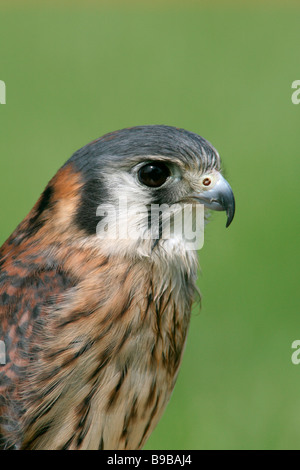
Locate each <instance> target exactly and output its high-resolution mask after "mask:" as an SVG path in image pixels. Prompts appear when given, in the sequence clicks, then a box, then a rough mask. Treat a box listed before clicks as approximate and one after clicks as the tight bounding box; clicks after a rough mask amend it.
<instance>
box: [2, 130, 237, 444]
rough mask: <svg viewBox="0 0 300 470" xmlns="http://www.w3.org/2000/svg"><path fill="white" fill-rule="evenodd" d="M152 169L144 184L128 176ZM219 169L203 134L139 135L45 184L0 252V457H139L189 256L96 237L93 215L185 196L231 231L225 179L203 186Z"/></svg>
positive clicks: (101, 146)
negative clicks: (0, 360) (105, 206)
mask: <svg viewBox="0 0 300 470" xmlns="http://www.w3.org/2000/svg"><path fill="white" fill-rule="evenodd" d="M149 161H150V162H152V163H153V162H154V163H153V165H154V173H153V167H151V168H152V169H151V168H150V170H149V167H147V168H146V169H147V171H152V173H151V175H150V176H151V178H152V179H151V185H152V186H150V185H148V182H147V181H148V180H146V183H147V184H143V179H142V178H140V176H139V178H140V181H138V182H137V180H136V173H135V174H134V175H135V176H132V175H133V173H132V171H133V170H132V169H133V168H135V167H136V166H138V168H140V167H141V163H143V164H144V162H146V163H145V164H148V165H149ZM155 162H156V163H155ZM157 162H160V163H159V164H157ZM156 164H157V166H156V167H155V165H156ZM163 165H166V166H167V167H168V168H169V166H170V167H172V168H173V167H174V166H176V168H179V169H180V171H181V174H182V177H181V179H180V181H181V182H180V183H178V181H177V180H178V178H177V173H176V178H177V179H176V185H181V186H174V185H175V178H174V181H172V178H173V173H172V171H173V170H170V172H169V173H166V171H167V170H166V168H165V167H164V166H163ZM218 170H219V157H218V154H217V152H216V151H215V150H214V149H213V147H212V146H211V145H210V144H209V143H207V142H206V141H205V140H204V139H202V138H201V137H199V136H197V135H195V134H192V133H189V132H187V131H183V130H180V129H174V128H170V127H166V126H142V127H139V128H132V129H125V130H123V131H119V132H116V133H112V134H110V135H108V136H104V137H103V138H102V139H98V140H97V141H95V142H92V143H91V144H89V145H87V146H85V147H84V148H83V149H81V150H80V151H78V152H76V154H74V156H73V157H72V158H71V159H70V160H69V161H68V162H67V163H66V164H65V165H64V166H63V167H62V168H61V169H60V170H59V171H58V172H57V174H56V175H55V177H54V178H53V179H52V180H51V181H50V182H49V184H48V186H47V188H46V189H45V191H44V192H43V194H42V195H41V197H40V199H39V201H38V202H37V204H36V205H35V206H34V208H33V209H32V211H31V212H30V214H29V215H28V216H27V217H26V218H25V219H24V221H23V222H22V223H21V224H20V225H19V227H18V228H17V229H16V230H15V232H14V233H13V234H12V235H11V237H10V238H9V239H8V240H7V241H6V243H5V244H4V245H3V246H2V248H1V250H0V321H1V326H0V339H1V340H2V341H3V342H4V344H5V348H6V364H4V365H0V416H1V421H0V436H1V443H0V444H1V446H2V448H4V449H140V448H141V447H143V445H144V443H145V442H146V440H147V438H148V437H149V435H150V433H151V431H152V430H153V428H154V427H155V425H156V424H157V422H158V420H159V418H160V416H161V414H162V412H163V410H164V408H165V406H166V404H167V402H168V400H169V398H170V394H171V392H172V390H173V387H174V384H175V381H176V377H177V374H178V369H179V365H180V361H181V358H182V351H183V348H184V344H185V340H186V335H187V330H188V325H189V319H190V312H191V306H192V302H193V298H194V293H195V289H196V284H195V283H196V271H197V256H196V252H194V251H190V250H186V249H185V247H184V244H181V243H180V244H179V246H176V245H175V246H174V244H172V246H171V245H169V244H168V242H167V241H163V240H160V239H159V240H158V241H156V242H155V243H152V242H148V241H145V240H141V239H138V240H134V241H131V240H117V241H116V240H113V241H111V240H109V239H107V240H99V237H97V236H96V227H97V224H98V223H99V221H101V217H99V216H97V214H96V208H97V207H98V205H99V204H101V203H103V201H104V202H105V201H110V202H112V203H114V202H115V197H116V195H117V194H123V195H124V191H127V195H128V198H129V199H130V198H131V199H132V200H133V199H134V198H142V197H144V198H145V201H147V204H149V203H150V202H151V201H154V200H155V201H156V202H157V201H158V202H159V203H161V202H167V203H168V204H170V203H171V202H172V200H174V201H173V202H175V200H176V199H178V196H180V198H181V199H182V200H183V199H186V197H187V196H189V195H190V194H191V193H192V190H193V191H197V194H199V201H201V202H203V203H205V204H207V205H208V207H211V208H213V209H214V208H215V209H219V210H220V209H226V210H227V213H228V217H229V219H230V221H231V219H232V217H233V212H234V205H233V204H234V203H233V196H232V193H231V194H230V191H229V189H228V188H229V185H228V183H227V185H228V187H227V186H226V187H222V188H221V189H220V188H218V190H217V193H216V194H215V197H214V198H212V195H211V194H209V191H207V192H206V193H205V190H206V189H205V188H204V189H203V188H202V187H200V186H199V181H200V180H201V178H202V177H203V176H204V175H211V174H214V172H218ZM162 171H163V172H165V173H166V176H167V178H166V180H165V181H164V182H163V184H159V186H157V187H155V186H153V181H154V183H155V178H157V175H158V173H159V172H160V173H159V178H160V179H161V178H163V177H164V174H163V173H162ZM168 171H169V170H168ZM140 174H141V173H138V175H140ZM191 174H192V175H193V177H192V176H191ZM185 175H188V176H185ZM195 175H196V176H195ZM147 177H148V176H147ZM145 178H146V177H145V176H144V180H145ZM156 181H158V180H157V179H156ZM195 181H196V182H195ZM197 181H198V183H197ZM222 181H223V180H222ZM224 181H225V180H224ZM160 182H161V181H160ZM205 184H206V183H205ZM171 185H173V186H172V187H171ZM197 185H198V186H197ZM212 186H213V184H212ZM202 189H203V191H204V193H203V194H204V196H203V194H202V193H201V191H202ZM213 190H214V188H212V189H211V191H213ZM201 194H202V196H201ZM208 194H209V197H207V195H208ZM217 204H219V206H218V207H217ZM230 204H231V205H230Z"/></svg>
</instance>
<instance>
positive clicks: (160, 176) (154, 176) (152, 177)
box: [138, 162, 171, 188]
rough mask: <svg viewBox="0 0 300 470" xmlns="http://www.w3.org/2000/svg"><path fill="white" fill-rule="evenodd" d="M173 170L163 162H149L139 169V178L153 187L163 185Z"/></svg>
mask: <svg viewBox="0 0 300 470" xmlns="http://www.w3.org/2000/svg"><path fill="white" fill-rule="evenodd" d="M170 174H171V172H170V170H169V168H168V167H167V165H165V164H164V163H162V162H153V163H147V165H145V166H143V167H142V168H140V169H139V172H138V178H139V180H140V182H141V183H143V184H145V185H146V186H150V187H151V188H158V187H159V186H162V185H163V184H164V183H165V182H166V180H167V178H168V177H169V176H170Z"/></svg>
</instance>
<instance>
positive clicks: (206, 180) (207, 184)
mask: <svg viewBox="0 0 300 470" xmlns="http://www.w3.org/2000/svg"><path fill="white" fill-rule="evenodd" d="M202 184H203V186H210V184H211V179H210V178H204V180H203V181H202Z"/></svg>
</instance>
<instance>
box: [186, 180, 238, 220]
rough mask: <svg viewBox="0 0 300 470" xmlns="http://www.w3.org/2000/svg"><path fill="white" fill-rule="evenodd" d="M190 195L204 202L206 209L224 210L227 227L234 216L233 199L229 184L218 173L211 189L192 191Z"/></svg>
mask: <svg viewBox="0 0 300 470" xmlns="http://www.w3.org/2000/svg"><path fill="white" fill-rule="evenodd" d="M192 197H193V198H194V199H197V201H199V202H201V203H202V204H204V205H205V207H207V208H208V209H212V210H214V211H226V214H227V222H226V227H229V225H230V224H231V222H232V220H233V217H234V212H235V201H234V195H233V192H232V189H231V187H230V184H229V183H228V182H227V181H226V179H225V178H223V176H222V175H221V174H220V173H219V174H218V177H217V181H216V182H215V184H214V185H213V187H212V188H211V189H207V190H206V191H203V192H200V193H194V194H192Z"/></svg>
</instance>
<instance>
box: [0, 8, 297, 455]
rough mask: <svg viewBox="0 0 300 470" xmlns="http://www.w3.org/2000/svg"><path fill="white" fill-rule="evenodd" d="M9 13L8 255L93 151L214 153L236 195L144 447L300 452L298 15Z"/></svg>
mask: <svg viewBox="0 0 300 470" xmlns="http://www.w3.org/2000/svg"><path fill="white" fill-rule="evenodd" d="M39 3H40V5H38V4H36V5H34V4H32V5H31V4H30V2H28V3H27V4H26V5H25V2H24V3H23V4H22V3H21V2H19V4H18V3H15V4H14V6H12V5H10V6H9V4H8V3H7V4H6V3H1V6H0V15H1V27H0V79H1V80H4V81H5V82H6V86H7V104H6V105H0V126H1V128H0V129H1V132H0V136H1V138H0V164H1V171H0V205H1V208H0V209H1V210H0V217H1V224H0V242H1V243H2V242H4V240H5V239H6V238H7V237H8V236H9V235H10V233H11V231H12V230H13V229H14V228H15V226H16V225H17V224H18V223H19V222H20V221H21V220H22V218H23V217H24V216H25V215H26V214H27V213H28V211H29V210H30V209H31V207H32V206H33V204H34V203H35V201H36V200H37V198H38V196H39V194H40V193H41V192H42V190H43V188H44V186H45V185H46V183H47V182H48V180H49V179H50V178H51V177H52V176H53V174H54V173H55V172H56V170H57V169H58V168H59V167H60V166H61V165H62V164H63V163H64V161H65V160H66V159H67V158H68V157H69V156H70V155H71V154H72V153H73V152H74V151H75V150H77V149H78V148H80V147H81V146H83V145H84V144H86V143H87V142H89V141H91V140H93V139H95V138H97V137H99V136H101V135H102V134H104V133H106V132H108V131H112V130H115V129H119V128H123V127H128V126H134V125H140V124H168V125H174V126H177V127H184V128H186V129H189V130H191V131H194V132H197V133H199V134H200V135H202V136H203V137H205V138H206V139H208V140H210V141H211V142H212V143H213V144H214V146H215V147H216V148H217V149H218V151H219V153H220V155H221V158H222V160H223V163H224V169H225V175H226V177H227V179H228V180H229V181H230V183H231V185H232V188H233V189H234V193H235V196H236V202H237V210H236V217H235V220H234V222H233V224H232V225H231V226H230V228H228V229H225V215H224V214H214V215H213V217H212V219H211V222H210V224H209V225H208V227H207V230H206V235H205V243H204V247H203V249H202V250H201V251H200V253H199V256H200V264H201V271H202V272H201V274H200V275H199V286H200V289H201V292H202V295H203V304H202V309H201V312H200V313H199V309H197V308H195V309H194V312H193V317H192V323H191V327H190V332H189V338H188V342H187V347H186V352H185V355H184V360H183V363H182V367H181V371H180V374H179V378H178V382H177V385H176V387H175V391H174V393H173V395H172V399H171V401H170V404H169V405H168V408H167V410H166V412H165V414H164V416H163V418H162V419H161V421H160V423H159V425H158V426H157V428H156V430H155V431H154V433H153V434H152V436H151V438H150V439H149V441H148V443H147V445H146V448H147V449H255V448H256V449H288V448H295V449H299V448H300V426H299V421H300V365H299V366H296V365H293V364H292V362H291V354H292V352H293V351H292V349H291V344H292V342H293V341H294V340H296V339H300V328H299V314H300V308H299V307H300V306H299V261H300V259H299V247H298V243H299V228H300V227H299V186H298V184H299V125H300V105H298V106H296V105H293V104H292V101H291V95H292V91H293V90H292V89H291V84H292V82H293V81H294V80H297V79H298V80H299V79H300V68H299V66H300V61H299V59H300V57H299V54H300V53H299V43H300V27H299V25H300V8H297V7H296V6H291V5H288V4H287V2H282V6H281V5H280V2H279V4H276V5H273V6H272V4H271V3H270V2H269V3H266V4H264V2H260V3H261V4H260V5H252V6H251V5H248V4H247V2H246V3H245V2H234V3H233V4H231V5H229V4H228V5H227V3H226V2H223V3H221V2H220V3H219V4H216V5H215V6H207V5H204V4H202V3H201V2H191V3H189V2H188V1H182V2H173V3H172V2H170V1H169V2H163V1H160V2H159V3H156V2H155V1H153V2H151V3H149V2H145V1H141V2H136V3H135V2H131V3H128V4H127V2H126V1H123V2H122V4H117V3H115V2H111V4H110V5H107V4H103V3H101V2H94V3H93V2H91V3H89V2H81V3H80V2H77V3H76V2H73V3H71V2H70V3H67V2H66V3H65V4H64V5H59V4H56V3H55V2H54V3H53V2H52V5H49V4H48V2H39Z"/></svg>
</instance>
